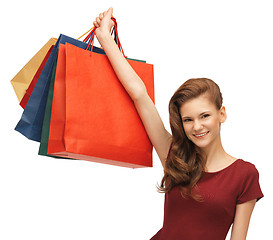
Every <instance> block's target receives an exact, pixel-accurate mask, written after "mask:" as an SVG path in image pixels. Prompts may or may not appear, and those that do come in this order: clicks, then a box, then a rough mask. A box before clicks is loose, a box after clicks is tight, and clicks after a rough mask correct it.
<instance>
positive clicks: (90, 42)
mask: <svg viewBox="0 0 273 240" xmlns="http://www.w3.org/2000/svg"><path fill="white" fill-rule="evenodd" d="M111 19H112V21H113V22H114V27H113V29H112V32H111V35H112V34H113V33H115V35H116V43H117V45H118V47H119V49H120V50H121V52H122V54H123V56H124V57H125V54H124V51H123V48H122V46H121V43H120V40H119V36H118V29H117V27H118V24H117V20H116V19H115V18H114V17H111ZM96 29H97V27H94V28H93V29H92V30H91V32H90V33H89V34H88V36H87V37H86V38H85V39H84V42H86V41H87V40H88V39H89V38H90V37H91V38H90V41H89V43H88V45H87V48H86V49H88V48H89V47H90V44H91V53H92V50H93V46H94V37H95V34H94V33H95V31H96ZM91 53H90V54H91Z"/></svg>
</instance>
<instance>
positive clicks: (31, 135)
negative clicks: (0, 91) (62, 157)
mask: <svg viewBox="0 0 273 240" xmlns="http://www.w3.org/2000/svg"><path fill="white" fill-rule="evenodd" d="M66 42H69V43H71V44H73V45H75V46H77V47H80V48H83V49H86V48H87V46H88V44H87V43H84V42H81V41H79V40H76V39H74V38H71V37H68V36H65V35H63V34H61V35H60V37H59V38H58V40H57V42H56V44H55V46H54V47H53V49H52V52H51V54H50V56H49V58H48V60H47V62H46V64H45V66H44V68H43V71H42V73H41V75H40V77H39V79H38V81H37V83H36V85H35V87H34V89H33V92H32V94H31V96H30V98H29V100H28V103H27V105H26V107H25V109H24V112H23V114H22V117H21V119H20V121H19V122H18V124H17V126H16V127H15V130H16V131H18V132H20V133H21V134H23V135H24V136H25V137H27V138H28V139H30V140H34V141H38V142H39V141H40V140H41V132H42V125H43V119H44V113H45V108H46V101H47V97H48V90H49V83H50V79H51V75H52V71H53V66H54V62H55V60H56V57H57V52H58V47H59V44H60V43H62V44H64V43H66ZM94 51H98V52H101V53H104V51H103V50H102V49H100V48H94Z"/></svg>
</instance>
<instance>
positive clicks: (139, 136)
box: [47, 43, 154, 168]
mask: <svg viewBox="0 0 273 240" xmlns="http://www.w3.org/2000/svg"><path fill="white" fill-rule="evenodd" d="M128 62H129V64H130V65H131V66H132V67H133V69H134V70H135V71H136V73H137V74H138V75H139V76H140V78H141V79H142V80H143V82H144V84H145V85H146V88H147V91H148V94H149V96H150V97H151V99H152V100H153V101H154V79H153V65H151V64H147V63H144V62H138V61H134V60H128ZM47 153H48V154H49V155H55V156H61V157H69V158H73V159H82V160H88V161H94V162H100V163H107V164H113V165H118V166H124V167H131V168H137V167H151V166H152V145H151V142H150V140H149V138H148V136H147V134H146V132H145V129H144V126H143V124H142V122H141V119H140V118H139V116H138V113H137V111H136V109H135V106H134V103H133V101H132V100H131V99H130V97H129V95H128V94H127V92H126V91H125V89H124V88H123V86H122V85H121V83H120V81H119V80H118V78H117V76H116V75H115V72H114V70H113V68H112V66H111V64H110V62H109V60H108V58H107V56H106V55H103V54H99V53H95V52H92V53H90V51H86V50H83V49H80V48H78V47H75V46H73V45H71V44H68V43H66V45H60V48H59V55H58V62H57V69H56V76H55V85H54V94H53V101H52V112H51V122H50V132H49V139H48V152H47Z"/></svg>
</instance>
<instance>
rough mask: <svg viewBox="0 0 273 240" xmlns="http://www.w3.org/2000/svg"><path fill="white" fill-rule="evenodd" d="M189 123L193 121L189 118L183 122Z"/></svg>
mask: <svg viewBox="0 0 273 240" xmlns="http://www.w3.org/2000/svg"><path fill="white" fill-rule="evenodd" d="M189 121H191V119H189V118H188V119H184V120H183V122H189Z"/></svg>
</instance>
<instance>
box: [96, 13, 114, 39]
mask: <svg viewBox="0 0 273 240" xmlns="http://www.w3.org/2000/svg"><path fill="white" fill-rule="evenodd" d="M112 14H113V8H109V9H108V10H107V11H105V12H103V13H100V15H99V16H98V17H97V18H96V21H94V26H95V27H97V29H96V32H95V33H96V35H98V34H100V33H110V31H111V29H112V27H113V26H114V22H113V21H112V20H111V17H112Z"/></svg>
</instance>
